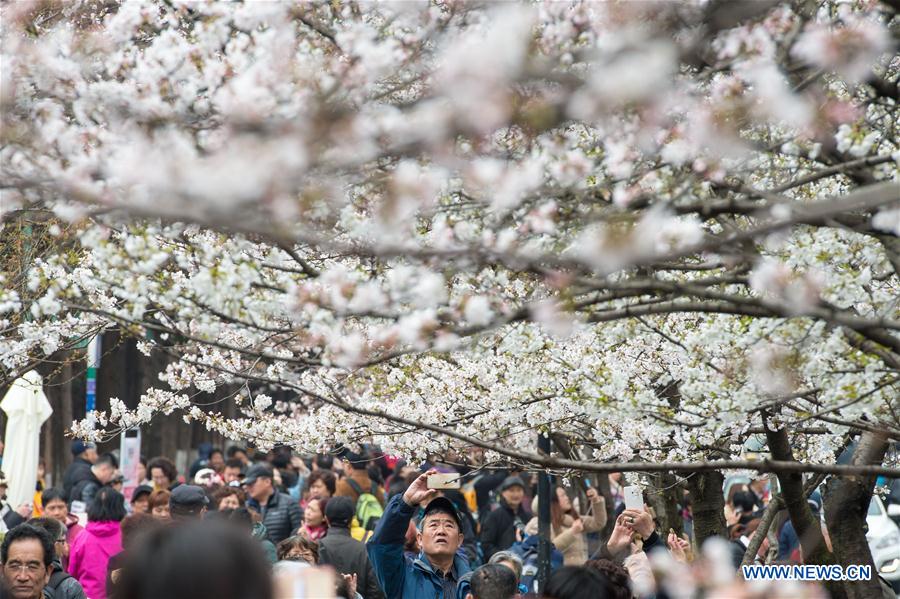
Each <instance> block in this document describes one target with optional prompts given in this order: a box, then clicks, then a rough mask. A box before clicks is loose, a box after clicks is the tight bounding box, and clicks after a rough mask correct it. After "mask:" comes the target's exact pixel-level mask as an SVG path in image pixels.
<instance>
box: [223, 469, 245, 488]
mask: <svg viewBox="0 0 900 599" xmlns="http://www.w3.org/2000/svg"><path fill="white" fill-rule="evenodd" d="M222 478H224V479H225V484H226V485H227V484H228V483H231V482H234V481H236V480H241V469H240V468H230V467H227V466H226V467H225V472H224V474H222Z"/></svg>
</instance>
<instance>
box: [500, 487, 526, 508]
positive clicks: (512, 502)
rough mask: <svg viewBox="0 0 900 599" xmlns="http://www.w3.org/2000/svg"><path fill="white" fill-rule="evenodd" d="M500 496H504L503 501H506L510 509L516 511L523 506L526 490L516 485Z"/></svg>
mask: <svg viewBox="0 0 900 599" xmlns="http://www.w3.org/2000/svg"><path fill="white" fill-rule="evenodd" d="M500 495H502V496H503V500H504V501H506V504H507V505H508V506H509V507H511V508H512V509H516V508H518V507H519V505H521V503H522V498H523V497H525V489H523V488H522V487H520V486H519V485H514V486H512V487H510V488H508V489H506V490H505V491H503V492H502V493H500Z"/></svg>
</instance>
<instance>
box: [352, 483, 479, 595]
mask: <svg viewBox="0 0 900 599" xmlns="http://www.w3.org/2000/svg"><path fill="white" fill-rule="evenodd" d="M433 474H437V470H434V469H432V470H429V471H428V472H426V473H425V474H422V475H421V476H419V477H418V478H417V479H416V480H415V481H413V483H412V484H411V485H410V486H409V488H408V489H407V490H406V492H405V493H404V494H403V495H395V496H394V497H393V498H392V499H391V500H390V501H389V502H388V504H387V507H386V508H385V510H384V516H382V518H381V520H380V521H379V522H378V527H377V528H376V529H375V534H374V535H372V538H371V539H370V540H369V542H368V543H367V544H366V550H367V551H368V553H369V559H370V560H371V562H372V567H373V568H374V570H375V575H376V576H377V578H378V582H379V584H381V588H382V590H383V591H384V594H385V597H386V598H387V599H419V598H420V597H429V598H431V597H434V598H435V599H462V598H464V597H465V592H466V590H467V586H468V585H467V584H465V582H466V581H463V580H462V579H463V577H464V576H465V575H466V574H468V573H469V572H470V570H471V568H470V567H469V563H468V561H467V560H466V559H465V558H463V557H461V556H459V555H457V554H456V550H457V549H459V547H460V545H462V542H463V534H462V532H460V530H461V520H462V519H461V518H460V515H459V513H458V512H457V511H456V508H455V507H454V506H453V502H451V501H450V500H449V499H446V498H444V497H437V496H436V495H437V491H436V490H435V489H429V488H428V477H429V476H430V475H433ZM420 504H424V505H425V512H424V515H423V516H422V520H421V521H420V522H419V530H418V532H417V533H416V537H417V540H418V542H419V546H420V547H421V548H422V549H421V551H420V552H419V555H418V557H416V558H415V559H412V560H410V559H406V558H405V557H404V555H403V543H404V540H405V537H406V530H407V528H408V527H409V521H410V518H412V516H413V514H414V513H415V512H416V510H417V509H418V506H419V505H420ZM461 581H462V582H463V584H460V582H461Z"/></svg>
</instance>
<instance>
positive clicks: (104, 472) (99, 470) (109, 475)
mask: <svg viewBox="0 0 900 599" xmlns="http://www.w3.org/2000/svg"><path fill="white" fill-rule="evenodd" d="M115 475H116V469H115V468H113V466H112V464H100V465H99V466H95V467H94V476H96V477H97V480H99V481H100V482H101V483H103V484H104V485H105V484H106V483H108V482H109V481H111V480H112V479H113V477H114V476H115Z"/></svg>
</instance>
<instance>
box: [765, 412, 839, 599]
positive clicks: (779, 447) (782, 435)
mask: <svg viewBox="0 0 900 599" xmlns="http://www.w3.org/2000/svg"><path fill="white" fill-rule="evenodd" d="M763 426H764V428H765V430H766V440H767V442H768V445H769V451H770V452H771V454H772V459H774V460H788V461H793V460H794V452H793V451H792V450H791V445H790V441H789V439H788V435H787V431H785V430H784V429H781V430H772V429H771V428H769V425H768V421H767V419H766V418H765V416H763ZM777 474H778V484H779V486H780V487H781V497H782V499H783V500H784V505H785V508H786V509H787V512H788V515H789V516H790V518H791V523H792V524H793V525H794V530H795V531H796V533H797V536H798V537H799V538H800V551H801V553H802V554H803V561H804V563H807V564H818V565H831V564H835V563H836V561H837V560H836V559H835V557H834V555H833V554H832V553H831V551H829V550H828V546H827V545H826V544H825V537H824V536H823V535H822V528H821V526H820V524H819V519H818V518H817V517H816V516H814V515H813V513H812V509H811V508H810V506H809V503H807V501H806V493H805V492H804V488H803V474H802V473H800V472H779V473H777ZM825 586H826V588H827V589H828V592H829V594H830V595H831V597H832V598H833V599H844V598H845V597H847V594H846V592H845V589H844V585H843V584H842V583H841V582H840V581H829V582H826V583H825Z"/></svg>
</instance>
